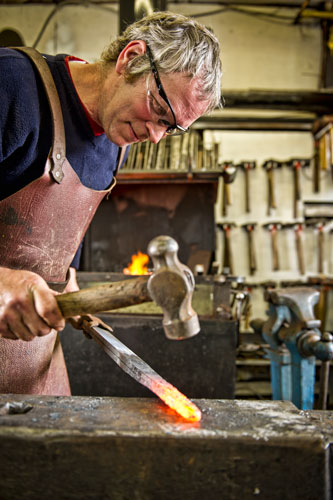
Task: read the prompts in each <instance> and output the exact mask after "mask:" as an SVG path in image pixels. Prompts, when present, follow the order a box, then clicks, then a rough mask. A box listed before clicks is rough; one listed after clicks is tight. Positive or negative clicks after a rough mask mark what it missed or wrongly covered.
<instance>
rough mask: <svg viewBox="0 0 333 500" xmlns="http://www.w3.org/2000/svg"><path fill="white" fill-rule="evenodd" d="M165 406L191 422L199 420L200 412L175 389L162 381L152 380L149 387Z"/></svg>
mask: <svg viewBox="0 0 333 500" xmlns="http://www.w3.org/2000/svg"><path fill="white" fill-rule="evenodd" d="M149 388H150V390H151V391H152V392H154V393H155V394H156V395H157V396H158V397H159V398H160V399H162V401H164V403H165V404H167V405H168V406H169V407H170V408H172V409H173V410H175V411H176V412H177V413H179V415H181V416H182V417H183V418H186V420H190V421H191V422H198V421H199V420H201V411H200V410H199V408H198V407H197V406H196V405H195V404H194V403H192V401H190V400H189V399H188V398H187V397H186V396H184V394H182V393H181V392H179V391H178V389H176V387H174V386H173V385H171V384H169V382H166V380H164V379H160V380H154V381H153V382H152V383H151V386H150V387H149Z"/></svg>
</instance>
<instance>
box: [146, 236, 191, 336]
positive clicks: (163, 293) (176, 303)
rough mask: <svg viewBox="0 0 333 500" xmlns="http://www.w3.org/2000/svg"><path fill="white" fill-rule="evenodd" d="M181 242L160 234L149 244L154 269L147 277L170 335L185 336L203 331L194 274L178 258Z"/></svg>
mask: <svg viewBox="0 0 333 500" xmlns="http://www.w3.org/2000/svg"><path fill="white" fill-rule="evenodd" d="M178 248H179V247H178V243H177V242H176V241H175V240H174V239H173V238H171V237H170V236H158V237H156V238H154V239H153V240H152V241H151V242H150V243H149V245H148V254H149V256H150V257H151V259H152V261H153V264H154V273H153V274H152V275H151V276H150V278H149V280H148V284H147V287H148V292H149V295H150V296H151V298H152V299H153V300H154V301H155V302H156V303H157V304H158V305H159V306H160V307H161V308H162V311H163V327H164V331H165V334H166V336H167V337H168V338H169V339H174V340H183V339H187V338H190V337H193V336H194V335H196V334H197V333H199V331H200V325H199V319H198V315H197V314H196V312H195V311H194V310H193V309H192V305H191V301H192V295H193V291H194V286H195V282H194V277H193V274H192V272H191V270H190V269H189V268H188V267H187V266H185V265H184V264H182V263H181V262H180V261H179V260H178V255H177V252H178Z"/></svg>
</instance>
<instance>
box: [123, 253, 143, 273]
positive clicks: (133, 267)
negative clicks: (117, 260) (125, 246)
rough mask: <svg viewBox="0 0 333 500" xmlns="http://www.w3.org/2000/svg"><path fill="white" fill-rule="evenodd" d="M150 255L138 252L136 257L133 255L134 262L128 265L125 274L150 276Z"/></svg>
mask: <svg viewBox="0 0 333 500" xmlns="http://www.w3.org/2000/svg"><path fill="white" fill-rule="evenodd" d="M148 262H149V257H148V255H146V254H144V253H142V252H140V251H139V252H138V253H137V254H135V255H132V261H131V263H130V264H128V267H125V269H123V273H124V274H135V275H138V274H148Z"/></svg>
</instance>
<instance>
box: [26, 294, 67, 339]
mask: <svg viewBox="0 0 333 500" xmlns="http://www.w3.org/2000/svg"><path fill="white" fill-rule="evenodd" d="M32 292H33V300H34V305H35V309H36V312H37V314H38V316H39V317H40V318H42V319H43V320H44V323H45V324H46V325H48V326H50V327H52V328H54V329H55V330H58V331H60V330H63V329H64V328H65V318H64V317H63V316H62V314H61V311H60V309H59V307H58V304H57V301H56V298H55V297H56V294H55V293H54V292H52V290H50V289H49V288H48V287H47V288H44V287H33V289H32ZM41 335H45V334H44V333H41Z"/></svg>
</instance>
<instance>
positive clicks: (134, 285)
mask: <svg viewBox="0 0 333 500" xmlns="http://www.w3.org/2000/svg"><path fill="white" fill-rule="evenodd" d="M178 248H179V247H178V243H177V242H176V241H175V240H174V239H173V238H170V237H169V236H158V237H156V238H154V239H153V240H152V241H151V242H150V243H149V245H148V250H147V252H148V255H149V256H150V257H151V259H152V261H153V264H154V271H153V273H152V274H151V275H144V276H139V277H137V278H132V279H127V280H123V281H118V282H114V283H110V284H108V285H102V286H98V287H92V288H86V289H83V290H80V291H78V292H72V293H65V294H62V295H57V296H56V299H57V302H58V305H59V307H60V310H61V312H62V313H63V315H64V317H65V318H70V317H72V316H77V315H82V314H93V313H97V312H102V311H109V310H112V309H119V308H122V307H127V306H130V305H134V304H141V303H143V302H150V301H152V300H154V301H155V302H156V303H157V304H158V305H159V306H160V307H161V308H162V311H163V314H164V316H163V327H164V331H165V334H166V336H167V337H168V338H170V339H178V340H179V339H185V338H189V337H192V336H194V335H196V334H197V333H198V332H199V331H200V325H199V320H198V316H197V314H196V313H195V311H194V310H193V309H192V305H191V300H192V295H193V291H194V286H195V282H194V277H193V274H192V272H191V270H190V269H189V268H188V267H187V266H185V265H184V264H182V263H181V262H179V260H178V256H177V252H178Z"/></svg>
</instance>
